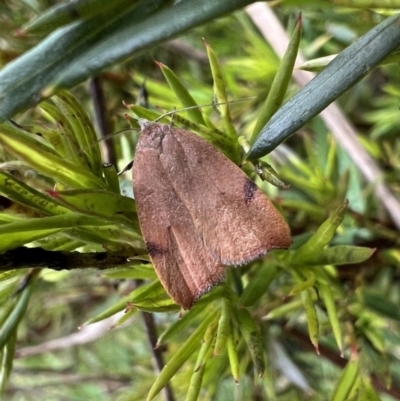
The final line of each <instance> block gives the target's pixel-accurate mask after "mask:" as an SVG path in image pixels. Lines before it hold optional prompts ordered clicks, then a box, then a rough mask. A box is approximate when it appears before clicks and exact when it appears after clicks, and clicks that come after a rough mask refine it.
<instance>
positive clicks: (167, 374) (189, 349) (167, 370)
mask: <svg viewBox="0 0 400 401" xmlns="http://www.w3.org/2000/svg"><path fill="white" fill-rule="evenodd" d="M216 318H218V315H216V314H215V313H210V314H209V315H208V316H206V317H205V318H204V320H203V321H202V322H201V324H200V325H199V326H198V327H197V329H196V330H195V331H194V332H193V333H192V335H191V336H190V337H189V338H188V339H187V340H186V341H185V343H184V344H183V345H182V346H181V347H180V348H179V349H178V350H177V351H176V352H175V354H174V355H173V356H172V358H171V359H170V360H169V361H168V362H167V364H166V365H165V366H164V369H163V370H162V371H161V373H160V374H159V376H158V377H157V379H156V380H155V382H154V384H153V385H152V387H151V389H150V391H149V394H148V395H147V398H146V400H147V401H150V400H152V399H153V398H154V397H155V396H156V395H157V394H158V393H159V392H160V391H161V390H162V389H163V388H164V386H165V385H166V384H167V383H168V382H169V381H170V380H171V378H172V377H173V376H174V374H175V373H176V371H177V370H178V369H179V368H180V367H181V366H182V365H183V364H184V363H185V362H186V361H187V360H188V359H189V357H190V356H191V355H192V354H193V352H194V351H195V350H196V349H197V348H198V347H199V346H200V343H201V339H202V338H203V335H204V333H205V332H206V330H207V328H208V326H209V325H210V324H211V322H212V321H213V320H215V319H216Z"/></svg>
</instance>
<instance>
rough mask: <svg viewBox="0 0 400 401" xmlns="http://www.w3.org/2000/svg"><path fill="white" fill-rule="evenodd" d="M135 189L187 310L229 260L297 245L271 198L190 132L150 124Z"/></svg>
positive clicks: (165, 275)
mask: <svg viewBox="0 0 400 401" xmlns="http://www.w3.org/2000/svg"><path fill="white" fill-rule="evenodd" d="M133 188H134V195H135V200H136V207H137V213H138V216H139V223H140V227H141V230H142V234H143V238H144V241H145V243H146V246H147V249H148V251H149V254H150V258H151V260H152V262H153V265H154V267H155V269H156V272H157V275H158V277H159V279H160V281H161V283H162V284H163V286H164V288H165V289H166V291H167V292H168V294H169V295H170V296H171V297H172V298H173V299H174V300H175V301H176V303H178V304H179V305H181V306H182V307H183V308H185V309H190V307H191V306H192V305H193V302H194V301H195V300H196V299H198V298H199V297H200V296H201V295H202V294H203V293H204V292H206V291H208V290H209V289H210V288H211V287H213V286H214V285H216V284H218V283H219V282H220V281H221V280H222V279H223V276H224V271H225V266H226V265H234V266H237V265H242V264H245V263H247V262H249V261H251V260H253V259H256V258H258V257H259V256H261V255H263V254H265V253H266V252H268V251H270V250H271V249H279V248H288V247H289V246H290V244H291V238H290V231H289V227H288V226H287V224H286V222H285V220H284V219H283V217H282V216H281V215H280V213H279V212H278V211H277V210H276V209H275V207H274V206H273V205H272V203H271V201H270V200H269V199H268V198H267V196H266V195H265V194H264V193H263V192H262V191H261V190H260V189H259V188H258V187H257V185H256V184H255V183H254V182H253V181H251V180H250V179H249V178H248V177H247V176H246V174H244V173H243V171H242V170H241V169H240V168H239V167H237V166H236V165H235V164H234V163H232V162H231V161H230V160H229V159H228V158H227V157H226V156H224V155H223V154H222V153H220V152H219V151H217V150H216V149H215V148H214V147H213V146H212V145H211V144H209V143H208V142H207V141H205V140H204V139H202V138H200V137H199V136H197V135H195V134H193V133H191V132H189V131H186V130H183V129H178V128H174V127H171V126H169V125H163V124H157V123H149V122H145V123H143V125H142V131H141V134H140V138H139V141H138V144H137V147H136V154H135V160H134V168H133Z"/></svg>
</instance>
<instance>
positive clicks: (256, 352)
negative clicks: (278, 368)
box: [234, 309, 265, 377]
mask: <svg viewBox="0 0 400 401" xmlns="http://www.w3.org/2000/svg"><path fill="white" fill-rule="evenodd" d="M234 316H235V318H236V320H237V322H238V325H239V330H240V332H241V333H242V335H243V338H244V340H245V341H246V344H247V347H248V349H249V351H250V354H251V357H252V359H253V363H254V368H255V370H256V372H257V374H258V376H259V377H261V376H262V375H263V374H264V370H265V356H264V346H263V342H262V338H261V334H260V331H259V328H258V327H257V324H256V322H255V320H254V318H253V316H251V314H250V312H249V311H248V310H247V309H236V310H235V313H234Z"/></svg>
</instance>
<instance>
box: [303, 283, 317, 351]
mask: <svg viewBox="0 0 400 401" xmlns="http://www.w3.org/2000/svg"><path fill="white" fill-rule="evenodd" d="M301 299H302V300H303V304H304V310H305V312H306V316H307V325H308V335H309V336H310V340H311V343H312V345H313V346H314V348H315V351H316V352H317V354H318V355H319V347H318V341H319V326H318V318H317V313H316V310H315V305H314V302H313V300H312V296H311V290H309V289H308V290H305V291H303V292H302V293H301Z"/></svg>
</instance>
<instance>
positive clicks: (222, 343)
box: [213, 298, 231, 356]
mask: <svg viewBox="0 0 400 401" xmlns="http://www.w3.org/2000/svg"><path fill="white" fill-rule="evenodd" d="M221 303H222V307H221V316H220V318H219V322H218V331H217V338H216V340H215V346H214V353H213V355H214V356H216V355H220V354H222V353H223V352H225V347H226V342H227V340H228V337H229V333H230V328H231V327H230V322H231V309H230V307H229V301H228V300H227V299H226V298H222V300H221Z"/></svg>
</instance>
